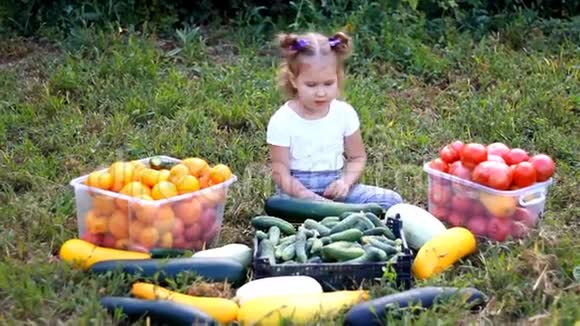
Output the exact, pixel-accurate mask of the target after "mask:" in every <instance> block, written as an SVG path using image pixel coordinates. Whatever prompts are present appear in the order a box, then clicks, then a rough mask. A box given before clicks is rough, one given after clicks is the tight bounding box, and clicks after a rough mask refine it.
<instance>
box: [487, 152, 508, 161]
mask: <svg viewBox="0 0 580 326" xmlns="http://www.w3.org/2000/svg"><path fill="white" fill-rule="evenodd" d="M487 160H488V161H494V162H502V163H505V160H504V159H503V158H501V156H498V155H495V154H494V155H490V154H489V152H488V153H487Z"/></svg>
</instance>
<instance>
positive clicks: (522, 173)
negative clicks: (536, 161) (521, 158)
mask: <svg viewBox="0 0 580 326" xmlns="http://www.w3.org/2000/svg"><path fill="white" fill-rule="evenodd" d="M512 166H513V165H512ZM512 171H513V179H512V183H513V184H514V185H515V186H516V187H520V188H524V187H527V186H530V185H532V184H534V182H536V169H534V166H533V165H532V163H530V162H520V163H518V164H516V165H515V167H514V168H513V170H512Z"/></svg>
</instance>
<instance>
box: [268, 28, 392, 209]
mask: <svg viewBox="0 0 580 326" xmlns="http://www.w3.org/2000/svg"><path fill="white" fill-rule="evenodd" d="M278 40H279V46H280V50H281V52H282V56H283V62H282V64H281V66H280V71H279V78H280V86H281V88H282V90H283V91H284V92H285V93H286V95H287V97H288V100H287V101H286V102H285V103H284V105H282V107H280V108H279V109H278V110H277V111H276V112H275V113H274V115H273V116H272V117H271V118H270V121H269V123H268V131H267V142H268V145H269V148H270V155H271V164H272V166H271V167H272V178H273V180H274V182H275V183H276V189H277V194H278V195H282V196H291V197H296V198H304V199H315V200H336V201H341V202H346V203H377V204H379V205H381V206H382V207H384V208H385V209H388V208H389V207H391V206H392V205H394V204H397V203H401V202H402V199H401V196H400V195H399V194H398V193H396V192H394V191H392V190H388V189H383V188H379V187H373V186H368V185H362V184H358V183H357V181H358V180H359V178H360V176H361V175H362V173H363V169H364V167H365V164H366V159H367V158H366V152H365V148H364V144H363V142H362V137H361V133H360V130H359V125H360V123H359V118H358V114H357V113H356V111H355V110H354V109H353V107H352V106H350V105H349V104H348V103H346V102H344V101H341V100H338V99H337V97H338V96H339V95H340V90H341V88H342V85H343V81H344V61H345V59H346V58H347V57H348V56H349V55H350V53H351V40H350V38H349V37H348V36H347V35H346V34H344V33H341V32H339V33H336V34H335V35H334V36H333V37H330V38H329V37H326V36H324V35H321V34H318V33H308V34H305V35H294V34H281V35H279V36H278ZM345 159H346V162H345Z"/></svg>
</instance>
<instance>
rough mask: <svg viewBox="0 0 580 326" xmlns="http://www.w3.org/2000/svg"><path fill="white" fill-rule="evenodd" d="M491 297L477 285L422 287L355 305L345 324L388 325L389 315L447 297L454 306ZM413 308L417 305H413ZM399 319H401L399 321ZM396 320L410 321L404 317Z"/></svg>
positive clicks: (480, 303) (468, 305) (478, 304)
mask: <svg viewBox="0 0 580 326" xmlns="http://www.w3.org/2000/svg"><path fill="white" fill-rule="evenodd" d="M488 300H489V297H488V296H487V295H485V294H484V293H482V292H480V291H479V290H477V289H476V288H471V287H467V288H452V287H433V286H429V287H422V288H415V289H411V290H407V291H402V292H398V293H395V294H389V295H386V296H384V297H379V298H375V299H373V300H369V301H365V302H362V303H359V304H357V305H355V306H353V307H352V308H351V309H350V310H349V311H348V312H347V313H346V315H345V316H344V323H343V325H345V326H380V325H386V323H387V318H389V316H390V317H395V316H397V315H399V316H401V315H402V314H401V313H400V312H401V311H404V310H406V311H410V310H415V309H416V310H419V309H421V310H419V311H424V310H426V309H430V308H432V307H433V306H435V305H438V304H439V305H441V304H443V303H444V302H445V301H447V302H450V301H451V302H455V304H454V306H459V303H461V306H462V307H465V308H467V309H473V308H477V307H481V306H483V305H484V304H485V303H486V302H487V301H488ZM409 308H413V309H409ZM397 321H398V322H397ZM395 324H406V322H405V320H404V319H402V320H401V319H399V320H395Z"/></svg>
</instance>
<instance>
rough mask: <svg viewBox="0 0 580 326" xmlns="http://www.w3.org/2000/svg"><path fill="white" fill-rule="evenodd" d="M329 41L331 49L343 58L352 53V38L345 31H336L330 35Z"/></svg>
mask: <svg viewBox="0 0 580 326" xmlns="http://www.w3.org/2000/svg"><path fill="white" fill-rule="evenodd" d="M329 43H330V47H331V49H332V50H333V51H334V52H336V54H337V55H338V56H339V57H340V58H342V59H345V58H347V57H349V56H350V54H351V53H352V42H351V38H350V36H348V35H346V34H345V33H344V32H336V33H335V34H334V35H333V36H332V37H330V39H329Z"/></svg>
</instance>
